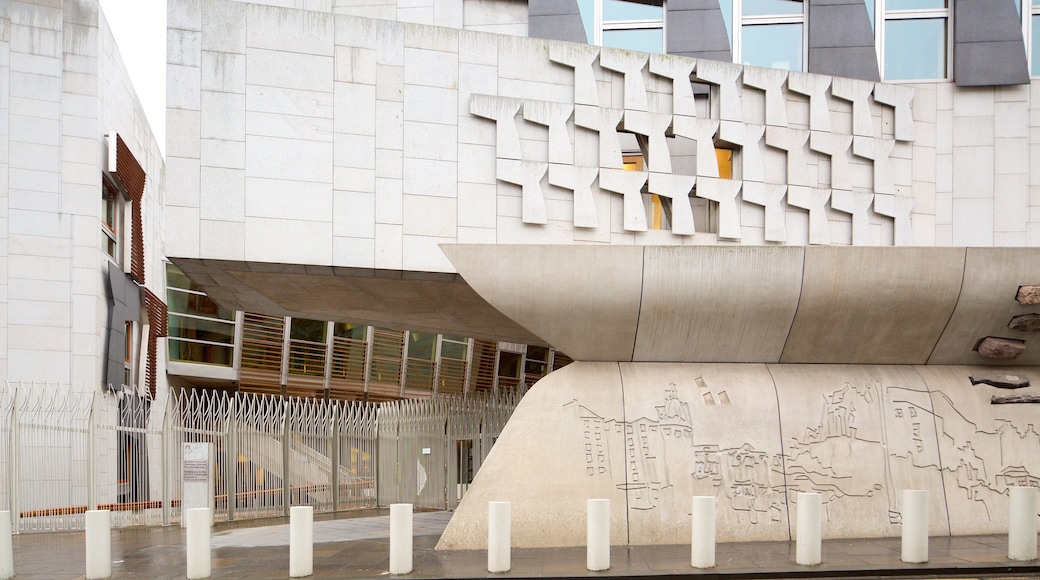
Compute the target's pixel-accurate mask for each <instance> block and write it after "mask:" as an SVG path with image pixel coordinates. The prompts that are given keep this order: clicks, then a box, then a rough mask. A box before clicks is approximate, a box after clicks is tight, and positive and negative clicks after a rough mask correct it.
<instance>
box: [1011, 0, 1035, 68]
mask: <svg viewBox="0 0 1040 580" xmlns="http://www.w3.org/2000/svg"><path fill="white" fill-rule="evenodd" d="M1018 1H1023V0H1016V2H1018ZM1024 1H1026V2H1028V1H1029V0H1024ZM1016 6H1017V3H1016ZM1022 21H1023V24H1024V25H1025V27H1026V30H1027V32H1026V33H1025V39H1026V40H1027V41H1028V42H1029V53H1028V54H1029V74H1030V76H1034V77H1038V76H1040V0H1032V3H1031V4H1030V5H1029V7H1028V8H1027V9H1026V16H1025V18H1023V19H1022Z"/></svg>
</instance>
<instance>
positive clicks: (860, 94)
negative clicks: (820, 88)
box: [831, 77, 874, 137]
mask: <svg viewBox="0 0 1040 580" xmlns="http://www.w3.org/2000/svg"><path fill="white" fill-rule="evenodd" d="M872 92H874V83H872V82H869V81H861V80H856V79H846V78H841V77H834V79H833V80H832V81H831V94H832V95H834V96H835V97H837V98H839V99H842V100H845V101H849V102H850V103H852V134H853V135H857V136H862V137H871V136H873V135H874V118H873V116H872V115H871V113H870V101H869V97H870V93H872Z"/></svg>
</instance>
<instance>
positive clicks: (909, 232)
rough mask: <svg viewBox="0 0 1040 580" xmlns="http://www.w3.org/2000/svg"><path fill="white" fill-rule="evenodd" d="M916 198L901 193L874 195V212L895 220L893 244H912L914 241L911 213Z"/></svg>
mask: <svg viewBox="0 0 1040 580" xmlns="http://www.w3.org/2000/svg"><path fill="white" fill-rule="evenodd" d="M913 209H914V198H912V197H908V196H901V195H882V194H875V195H874V213H876V214H878V215H883V216H885V217H890V218H892V220H893V244H894V245H896V246H910V245H913V243H914V230H913V223H912V220H911V213H912V212H913Z"/></svg>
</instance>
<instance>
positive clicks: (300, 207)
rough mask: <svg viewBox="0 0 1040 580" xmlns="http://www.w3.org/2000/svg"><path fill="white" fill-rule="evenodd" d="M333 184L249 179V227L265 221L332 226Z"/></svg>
mask: <svg viewBox="0 0 1040 580" xmlns="http://www.w3.org/2000/svg"><path fill="white" fill-rule="evenodd" d="M332 207H333V203H332V184H331V183H314V182H307V181H290V180H286V179H259V178H256V177H246V198H245V213H246V216H247V217H248V218H249V219H248V220H246V221H247V222H248V223H253V222H259V221H263V220H262V219H261V218H266V219H278V218H284V219H286V220H297V221H315V222H326V223H330V222H331V219H332Z"/></svg>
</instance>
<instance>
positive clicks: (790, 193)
mask: <svg viewBox="0 0 1040 580" xmlns="http://www.w3.org/2000/svg"><path fill="white" fill-rule="evenodd" d="M830 198H831V190H829V189H822V188H817V187H805V186H802V185H790V186H788V188H787V205H790V206H794V207H800V208H802V209H804V210H806V211H808V212H809V243H810V244H814V245H815V244H824V245H826V244H829V243H831V237H830V226H829V225H828V224H827V201H829V200H830Z"/></svg>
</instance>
